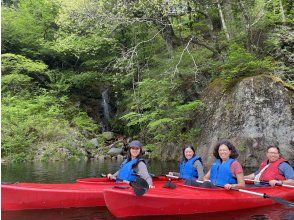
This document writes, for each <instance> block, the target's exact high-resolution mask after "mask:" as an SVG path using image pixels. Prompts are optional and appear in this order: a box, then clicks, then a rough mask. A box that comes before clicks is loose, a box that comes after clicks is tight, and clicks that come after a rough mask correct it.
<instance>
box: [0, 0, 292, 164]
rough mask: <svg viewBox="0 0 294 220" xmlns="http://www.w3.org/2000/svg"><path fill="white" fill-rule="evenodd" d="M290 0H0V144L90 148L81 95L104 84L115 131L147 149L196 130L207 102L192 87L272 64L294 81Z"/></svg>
mask: <svg viewBox="0 0 294 220" xmlns="http://www.w3.org/2000/svg"><path fill="white" fill-rule="evenodd" d="M292 6H293V1H291V0H270V1H263V0H226V1H220V0H199V1H191V0H184V1H179V0H169V1H166V0H163V1H161V0H151V1H145V0H134V1H131V0H129V1H120V0H107V1H105V0H99V1H96V0H77V1H69V0H5V1H3V6H2V156H4V157H7V158H10V159H12V160H25V159H29V158H38V155H40V154H41V156H40V159H52V158H62V155H64V154H63V152H64V151H67V152H69V155H70V157H71V158H77V157H79V156H81V155H82V153H81V152H80V151H79V149H80V148H94V146H92V145H91V144H90V143H89V140H90V139H91V138H93V137H99V138H100V135H99V134H100V132H101V126H100V122H99V117H98V119H97V118H94V117H92V116H91V114H89V111H88V108H87V104H85V103H86V102H85V101H84V99H85V98H84V97H87V98H89V99H90V98H94V99H97V98H99V97H100V96H101V90H103V89H105V88H109V89H110V90H111V101H112V106H113V109H114V110H115V114H114V115H113V117H112V119H111V121H110V123H111V128H112V130H113V131H115V132H116V133H120V134H124V135H126V136H132V137H138V138H140V139H141V140H143V142H145V143H148V145H147V147H148V148H150V149H154V148H155V145H157V146H159V147H160V146H164V145H166V143H169V142H174V143H182V142H188V141H189V142H193V141H195V140H196V139H197V135H198V134H199V132H200V130H199V129H197V128H195V127H193V120H197V119H195V117H194V114H195V112H196V111H203V110H205V107H206V106H205V105H204V104H203V103H202V102H201V101H200V97H201V94H202V92H203V91H204V89H205V88H206V87H207V85H208V84H209V83H210V82H212V81H214V80H222V81H223V82H224V83H225V85H226V88H230V87H232V86H233V85H234V83H235V82H236V81H237V80H239V79H240V78H242V77H247V76H252V75H257V74H275V75H278V76H279V77H281V78H282V79H283V80H284V81H286V82H287V83H290V84H291V83H293V68H292V66H291V62H290V61H289V60H290V59H288V57H289V56H291V54H292V53H293V36H292V39H291V34H289V33H290V32H291V31H292V33H293V30H292V29H291V27H292V28H293V21H294V17H293V14H294V13H293V7H292ZM224 92H225V91H224ZM100 139H101V138H100ZM100 139H99V140H100ZM101 142H103V140H102V139H101ZM41 151H42V153H40V152H41ZM44 152H45V153H44Z"/></svg>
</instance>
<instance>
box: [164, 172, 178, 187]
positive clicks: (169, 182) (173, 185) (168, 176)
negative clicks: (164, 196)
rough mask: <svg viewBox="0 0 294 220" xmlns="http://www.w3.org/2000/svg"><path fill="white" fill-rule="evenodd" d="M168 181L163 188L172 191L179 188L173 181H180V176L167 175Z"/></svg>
mask: <svg viewBox="0 0 294 220" xmlns="http://www.w3.org/2000/svg"><path fill="white" fill-rule="evenodd" d="M165 176H166V177H167V178H168V180H167V181H166V182H165V183H164V185H163V187H164V188H170V189H175V188H176V187H177V186H176V184H174V183H173V182H172V181H171V179H172V178H174V179H179V177H178V176H173V175H165Z"/></svg>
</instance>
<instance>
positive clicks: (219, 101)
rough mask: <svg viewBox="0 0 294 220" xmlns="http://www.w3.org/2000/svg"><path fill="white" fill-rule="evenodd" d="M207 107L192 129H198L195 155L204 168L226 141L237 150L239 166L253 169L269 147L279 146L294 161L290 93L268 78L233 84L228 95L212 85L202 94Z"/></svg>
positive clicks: (293, 97) (293, 95)
mask: <svg viewBox="0 0 294 220" xmlns="http://www.w3.org/2000/svg"><path fill="white" fill-rule="evenodd" d="M202 100H203V102H204V103H206V104H207V109H206V111H205V112H202V113H199V114H198V116H197V118H196V123H195V126H197V127H201V129H202V132H201V136H200V138H199V139H198V149H197V153H198V154H200V155H201V156H202V158H203V159H204V162H205V163H206V165H210V164H211V163H212V161H213V160H214V157H213V156H212V151H213V147H214V145H215V144H216V143H217V142H218V141H219V140H222V139H229V140H230V141H232V143H234V144H235V146H236V147H237V149H238V150H239V153H240V156H239V158H238V159H239V161H240V162H241V163H242V165H243V166H249V167H256V166H258V164H259V163H260V162H261V161H262V160H263V159H264V158H265V151H266V148H267V147H268V146H269V145H276V146H278V147H280V149H281V151H282V154H283V155H284V156H285V158H286V159H288V160H289V161H290V163H292V165H293V162H294V122H293V113H294V91H293V90H292V89H290V88H286V87H285V86H284V85H283V84H282V83H281V82H278V81H277V80H274V78H272V77H269V76H263V75H261V76H254V77H249V78H245V79H243V80H242V81H240V82H239V83H237V84H236V85H235V86H234V87H233V88H232V89H231V90H230V91H229V92H223V85H222V84H221V83H220V84H219V85H218V84H217V83H214V85H213V86H210V87H208V89H207V90H206V92H204V93H203V98H202Z"/></svg>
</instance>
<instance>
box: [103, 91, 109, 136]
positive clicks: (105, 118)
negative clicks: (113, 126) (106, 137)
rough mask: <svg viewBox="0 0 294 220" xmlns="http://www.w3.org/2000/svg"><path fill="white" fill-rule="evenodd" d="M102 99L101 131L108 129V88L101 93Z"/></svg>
mask: <svg viewBox="0 0 294 220" xmlns="http://www.w3.org/2000/svg"><path fill="white" fill-rule="evenodd" d="M101 96H102V101H101V107H102V110H103V118H102V131H107V130H109V123H108V122H109V120H110V118H111V107H110V105H109V103H110V100H109V95H108V89H105V90H104V91H103V92H102V94H101Z"/></svg>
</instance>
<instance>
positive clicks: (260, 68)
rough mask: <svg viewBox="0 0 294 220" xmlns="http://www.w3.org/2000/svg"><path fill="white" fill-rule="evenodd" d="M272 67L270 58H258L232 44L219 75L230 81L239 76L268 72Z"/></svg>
mask: <svg viewBox="0 0 294 220" xmlns="http://www.w3.org/2000/svg"><path fill="white" fill-rule="evenodd" d="M273 68H274V62H273V60H272V59H271V58H265V59H258V58H257V57H256V56H254V55H253V54H251V53H249V52H247V51H246V50H245V49H244V48H242V47H240V46H238V45H237V44H233V45H232V46H231V47H230V50H229V53H228V56H227V58H226V60H225V63H224V65H223V66H222V72H221V77H222V78H224V79H225V80H226V81H227V82H230V81H232V80H234V79H237V78H239V77H244V76H253V75H259V74H270V73H272V71H273Z"/></svg>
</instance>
